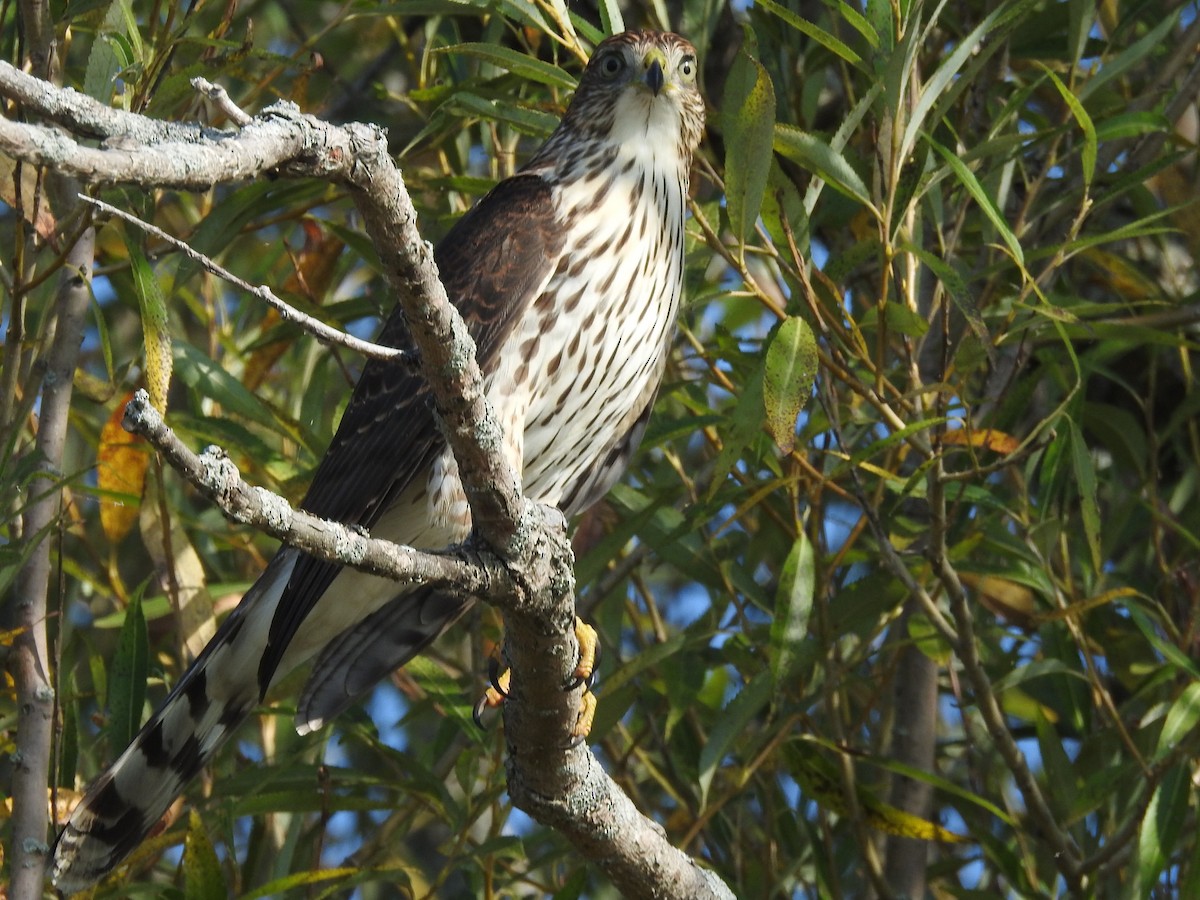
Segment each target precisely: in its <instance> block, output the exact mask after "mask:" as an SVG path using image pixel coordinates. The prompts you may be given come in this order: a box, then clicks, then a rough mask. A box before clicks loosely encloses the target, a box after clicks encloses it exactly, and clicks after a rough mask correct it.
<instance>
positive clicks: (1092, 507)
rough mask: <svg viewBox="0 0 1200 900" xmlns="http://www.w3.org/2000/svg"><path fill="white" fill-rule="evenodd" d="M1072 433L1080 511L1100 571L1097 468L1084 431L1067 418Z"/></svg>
mask: <svg viewBox="0 0 1200 900" xmlns="http://www.w3.org/2000/svg"><path fill="white" fill-rule="evenodd" d="M1067 423H1068V425H1069V427H1070V433H1071V467H1072V469H1074V471H1075V483H1076V485H1077V486H1078V488H1079V512H1080V515H1081V516H1082V517H1083V533H1084V537H1086V538H1087V543H1088V549H1089V550H1090V551H1091V556H1092V567H1093V568H1094V569H1095V570H1096V571H1097V572H1099V571H1100V570H1101V567H1102V566H1103V563H1104V560H1103V558H1102V556H1101V551H1100V503H1099V501H1098V500H1097V499H1096V490H1097V488H1096V470H1095V468H1094V467H1093V466H1092V454H1091V450H1090V449H1089V448H1088V445H1087V443H1086V442H1085V441H1084V440H1083V432H1081V431H1080V430H1079V426H1078V425H1076V424H1075V420H1074V419H1071V418H1069V417H1068V418H1067Z"/></svg>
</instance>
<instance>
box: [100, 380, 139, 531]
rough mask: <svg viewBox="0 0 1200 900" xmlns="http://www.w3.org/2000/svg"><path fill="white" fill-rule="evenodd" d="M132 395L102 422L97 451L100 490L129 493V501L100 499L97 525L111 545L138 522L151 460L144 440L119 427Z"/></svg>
mask: <svg viewBox="0 0 1200 900" xmlns="http://www.w3.org/2000/svg"><path fill="white" fill-rule="evenodd" d="M132 396H133V395H132V394H126V396H125V399H124V400H123V401H122V402H121V403H119V404H118V405H117V408H116V409H114V410H113V414H112V415H111V416H109V417H108V421H107V422H105V423H104V428H102V429H101V430H100V446H99V448H98V450H97V453H96V483H97V486H98V487H99V488H100V490H101V491H111V492H112V493H116V494H128V495H129V499H128V500H119V499H116V498H113V497H107V496H104V497H101V498H100V525H101V527H102V528H103V529H104V534H105V536H107V537H108V539H109V540H110V541H111V542H112V543H114V544H115V543H117V542H118V541H120V540H121V538H123V537H125V535H127V534H128V533H129V529H130V528H132V527H133V523H134V522H135V521H137V515H138V507H139V506H140V503H141V496H142V490H143V488H144V487H145V485H146V465H147V463H148V462H149V459H150V457H149V455H148V454H147V451H146V445H145V442H144V441H143V440H142V439H141V438H139V437H137V436H135V435H132V434H130V433H129V432H128V431H126V430H125V429H124V428H122V427H121V418H122V417H123V416H124V415H125V404H126V403H128V402H129V398H130V397H132Z"/></svg>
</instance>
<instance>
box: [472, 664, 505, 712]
mask: <svg viewBox="0 0 1200 900" xmlns="http://www.w3.org/2000/svg"><path fill="white" fill-rule="evenodd" d="M511 677H512V675H511V673H510V671H509V670H508V669H505V670H504V671H503V672H501V671H500V664H499V663H497V662H496V660H495V659H493V660H492V661H491V662H490V663H489V664H488V681H490V682H491V683H492V686H491V687H489V688H488V689H487V690H486V691H484V692H483V696H482V697H480V698H479V699H478V700H477V701H476V702H475V706H474V708H473V709H472V710H471V718H472V719H474V720H475V724H476V725H478V726H479V727H480V728H487V725H485V724H484V722H483V713H484V710H488V709H497V708H498V707H501V706H503V705H504V701H505V700H507V699H508V683H509V680H510V679H511Z"/></svg>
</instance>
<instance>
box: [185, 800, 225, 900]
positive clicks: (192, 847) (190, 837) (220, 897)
mask: <svg viewBox="0 0 1200 900" xmlns="http://www.w3.org/2000/svg"><path fill="white" fill-rule="evenodd" d="M182 866H183V897H184V900H225V898H226V897H227V896H228V891H227V890H226V888H225V879H224V878H223V877H222V875H221V863H220V861H219V860H218V859H217V854H216V851H214V850H213V845H212V841H210V840H209V839H208V832H207V831H205V830H204V823H203V822H202V821H201V820H200V813H198V812H196V810H194V809H193V810H190V811H189V813H188V830H187V837H186V838H185V839H184V842H183V862H182Z"/></svg>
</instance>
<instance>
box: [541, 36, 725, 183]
mask: <svg viewBox="0 0 1200 900" xmlns="http://www.w3.org/2000/svg"><path fill="white" fill-rule="evenodd" d="M698 68H699V63H698V62H697V60H696V48H695V47H693V46H692V45H691V44H690V43H688V42H687V41H686V40H684V39H683V38H681V37H680V36H679V35H677V34H669V33H663V32H656V31H626V32H625V33H623V34H616V35H613V36H612V37H610V38H608V39H607V40H605V41H603V42H602V43H601V44H600V45H599V46H598V47H596V52H595V53H593V54H592V58H591V60H590V61H589V62H588V65H587V68H586V69H585V70H584V72H583V77H582V78H580V80H579V89H578V90H577V91H576V92H575V97H574V98H573V99H572V100H571V105H570V107H569V108H568V110H567V114H566V116H565V117H564V119H563V126H564V127H565V128H567V129H572V130H576V131H582V132H585V133H587V134H588V135H589V136H591V137H594V138H601V139H607V140H612V141H617V142H621V143H630V142H633V143H637V142H643V143H644V142H655V141H662V142H674V141H679V142H680V150H681V153H682V155H685V156H686V157H687V158H688V159H690V158H691V154H692V151H693V150H695V149H696V146H697V145H698V144H699V143H700V133H701V131H702V130H703V128H704V101H703V99H702V98H701V96H700V89H699V88H698V87H697V85H696V76H697V70H698Z"/></svg>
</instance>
